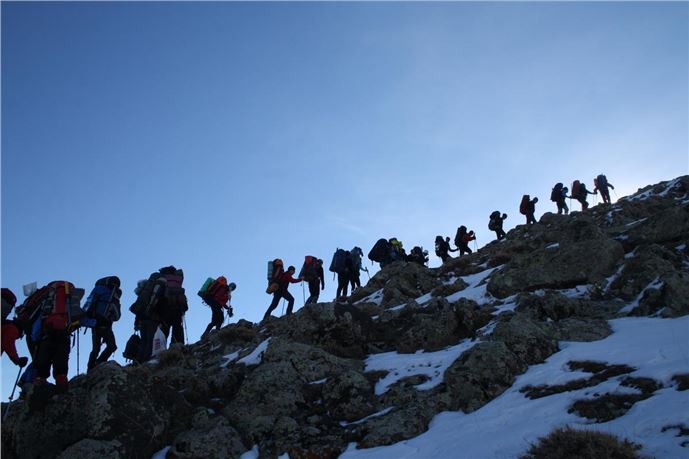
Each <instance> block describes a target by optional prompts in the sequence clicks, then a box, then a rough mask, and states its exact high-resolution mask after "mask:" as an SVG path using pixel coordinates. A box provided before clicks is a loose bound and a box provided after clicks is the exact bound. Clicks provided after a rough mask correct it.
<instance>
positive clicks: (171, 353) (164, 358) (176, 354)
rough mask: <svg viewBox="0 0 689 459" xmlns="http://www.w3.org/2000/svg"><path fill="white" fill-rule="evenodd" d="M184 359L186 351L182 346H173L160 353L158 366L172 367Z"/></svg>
mask: <svg viewBox="0 0 689 459" xmlns="http://www.w3.org/2000/svg"><path fill="white" fill-rule="evenodd" d="M182 360H184V351H183V350H182V346H171V347H170V349H166V350H164V351H162V352H161V353H160V354H158V366H159V367H160V368H165V367H171V366H173V365H177V364H178V363H179V362H181V361H182Z"/></svg>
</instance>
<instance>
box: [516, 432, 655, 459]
mask: <svg viewBox="0 0 689 459" xmlns="http://www.w3.org/2000/svg"><path fill="white" fill-rule="evenodd" d="M639 448H640V447H639V446H638V445H636V444H634V443H631V442H630V441H628V440H620V439H618V438H617V437H615V436H613V435H610V434H607V433H601V432H592V431H587V430H575V429H572V428H570V427H565V428H562V429H557V430H554V431H553V432H551V433H550V434H549V435H548V436H547V437H543V438H541V439H540V440H538V443H537V444H535V445H532V446H531V449H529V451H528V452H527V453H526V454H525V455H523V456H521V458H520V459H585V458H607V459H642V456H639V455H638V454H637V453H636V450H638V449H639Z"/></svg>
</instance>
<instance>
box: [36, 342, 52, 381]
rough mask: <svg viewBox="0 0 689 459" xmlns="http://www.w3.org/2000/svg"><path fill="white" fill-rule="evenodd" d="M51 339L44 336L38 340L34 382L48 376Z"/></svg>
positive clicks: (50, 358) (45, 378) (50, 359)
mask: <svg viewBox="0 0 689 459" xmlns="http://www.w3.org/2000/svg"><path fill="white" fill-rule="evenodd" d="M52 346H53V343H52V340H51V339H50V337H48V336H46V337H44V338H43V339H42V340H41V341H39V342H38V350H37V351H36V361H35V363H36V365H35V366H36V378H35V381H34V382H35V384H41V383H43V382H45V381H46V380H47V379H48V377H49V376H50V364H51V362H52V357H53V352H52V351H53V350H52Z"/></svg>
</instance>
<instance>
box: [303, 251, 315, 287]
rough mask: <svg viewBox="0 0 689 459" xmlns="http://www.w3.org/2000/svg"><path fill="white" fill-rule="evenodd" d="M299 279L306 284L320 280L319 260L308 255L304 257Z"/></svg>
mask: <svg viewBox="0 0 689 459" xmlns="http://www.w3.org/2000/svg"><path fill="white" fill-rule="evenodd" d="M299 277H301V278H303V279H304V280H305V281H306V282H311V281H314V280H316V279H318V258H316V257H312V256H311V255H307V256H305V257H304V264H303V265H302V267H301V271H299Z"/></svg>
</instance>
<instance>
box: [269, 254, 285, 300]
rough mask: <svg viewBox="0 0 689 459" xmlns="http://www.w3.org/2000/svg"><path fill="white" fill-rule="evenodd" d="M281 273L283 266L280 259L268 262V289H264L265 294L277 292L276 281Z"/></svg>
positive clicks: (277, 285) (278, 285) (278, 286)
mask: <svg viewBox="0 0 689 459" xmlns="http://www.w3.org/2000/svg"><path fill="white" fill-rule="evenodd" d="M283 272H284V265H283V264H282V260H281V259H279V258H276V259H275V260H273V261H269V262H268V288H267V289H266V293H268V294H271V293H275V292H277V291H278V289H279V288H280V284H278V282H277V279H278V278H279V277H280V275H281V274H282V273H283Z"/></svg>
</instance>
